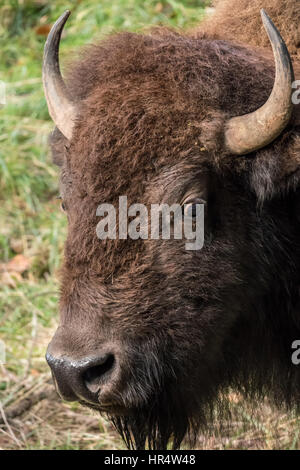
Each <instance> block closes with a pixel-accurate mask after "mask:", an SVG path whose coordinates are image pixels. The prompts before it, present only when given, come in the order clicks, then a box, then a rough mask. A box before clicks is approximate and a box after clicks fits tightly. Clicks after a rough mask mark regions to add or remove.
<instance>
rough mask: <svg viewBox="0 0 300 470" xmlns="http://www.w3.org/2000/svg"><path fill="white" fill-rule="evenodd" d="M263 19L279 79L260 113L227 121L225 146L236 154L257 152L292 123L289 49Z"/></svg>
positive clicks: (265, 18) (268, 20)
mask: <svg viewBox="0 0 300 470" xmlns="http://www.w3.org/2000/svg"><path fill="white" fill-rule="evenodd" d="M261 16H262V20H263V24H264V27H265V30H266V31H267V33H268V36H269V39H270V42H271V44H272V48H273V53H274V57H275V63H276V76H275V83H274V86H273V90H272V93H271V95H270V97H269V99H268V101H267V102H266V103H265V104H264V105H263V106H262V107H261V108H259V109H258V110H257V111H254V112H253V113H249V114H245V115H244V116H238V117H233V118H231V119H229V120H228V121H227V125H226V131H225V143H226V146H227V148H228V149H229V150H230V151H231V152H232V153H233V154H236V155H243V154H247V153H250V152H253V151H254V150H258V149H260V148H262V147H264V146H266V145H268V144H269V143H270V142H272V141H273V140H274V139H276V137H278V136H279V135H280V134H281V132H282V131H283V130H284V129H285V127H286V126H287V124H288V123H289V120H290V117H291V113H292V109H293V104H292V83H293V81H294V72H293V66H292V62H291V59H290V56H289V52H288V50H287V47H286V45H285V43H284V41H283V39H282V38H281V36H280V34H279V32H278V30H277V28H276V27H275V26H274V24H273V22H272V20H271V19H270V18H269V16H268V15H267V13H266V12H265V11H264V10H261Z"/></svg>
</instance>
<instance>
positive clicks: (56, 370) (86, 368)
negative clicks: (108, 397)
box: [46, 350, 117, 406]
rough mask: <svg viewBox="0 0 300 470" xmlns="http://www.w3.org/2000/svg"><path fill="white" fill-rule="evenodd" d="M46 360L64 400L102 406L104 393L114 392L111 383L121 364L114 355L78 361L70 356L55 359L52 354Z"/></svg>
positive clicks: (107, 354) (85, 358) (97, 356)
mask: <svg viewBox="0 0 300 470" xmlns="http://www.w3.org/2000/svg"><path fill="white" fill-rule="evenodd" d="M46 360H47V362H48V364H49V366H50V368H51V371H52V375H53V379H54V382H55V385H56V389H57V392H58V393H59V395H60V396H61V397H62V398H63V399H64V400H68V401H76V400H81V401H84V402H87V403H91V404H94V405H95V404H97V405H100V406H101V405H102V403H101V398H100V396H101V391H102V389H105V390H107V389H108V388H110V382H113V381H114V380H113V377H114V376H115V375H116V369H117V364H116V357H115V355H114V354H113V353H111V352H105V353H101V354H99V355H95V356H93V357H84V358H81V359H76V360H75V359H72V358H71V357H67V356H59V357H55V356H54V355H53V354H51V352H50V351H49V350H48V352H47V354H46ZM103 405H105V403H103Z"/></svg>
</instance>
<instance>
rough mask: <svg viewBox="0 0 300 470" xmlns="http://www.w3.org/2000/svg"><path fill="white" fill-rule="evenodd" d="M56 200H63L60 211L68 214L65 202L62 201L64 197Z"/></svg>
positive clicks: (58, 197)
mask: <svg viewBox="0 0 300 470" xmlns="http://www.w3.org/2000/svg"><path fill="white" fill-rule="evenodd" d="M56 199H60V200H61V203H60V209H61V210H62V212H66V204H65V203H64V201H63V200H62V197H61V196H57V198H56Z"/></svg>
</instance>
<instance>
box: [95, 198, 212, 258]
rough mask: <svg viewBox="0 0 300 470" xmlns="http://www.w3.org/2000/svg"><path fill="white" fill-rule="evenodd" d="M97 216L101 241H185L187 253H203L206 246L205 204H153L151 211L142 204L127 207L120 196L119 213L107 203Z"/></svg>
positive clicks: (102, 205) (97, 231)
mask: <svg viewBox="0 0 300 470" xmlns="http://www.w3.org/2000/svg"><path fill="white" fill-rule="evenodd" d="M117 212H118V223H117ZM96 215H97V216H98V217H103V218H102V219H101V220H100V221H99V222H98V224H97V228H96V233H97V237H98V238H99V239H100V240H106V239H110V240H116V239H117V238H118V239H120V240H126V239H127V238H131V239H132V240H138V239H142V240H147V239H149V238H150V239H151V240H159V239H162V240H170V239H171V238H173V239H175V240H182V239H185V240H186V243H185V248H186V250H201V248H202V247H203V244H204V203H187V204H183V205H180V204H172V205H171V206H170V205H168V204H151V205H150V209H148V208H147V207H146V206H145V205H144V204H139V203H136V204H132V205H130V206H129V207H128V205H127V196H120V197H119V207H118V210H116V208H115V207H114V206H113V205H112V204H106V203H104V204H100V205H99V206H98V208H97V211H96ZM129 219H132V220H129Z"/></svg>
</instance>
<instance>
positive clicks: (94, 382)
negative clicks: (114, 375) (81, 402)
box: [82, 354, 115, 393]
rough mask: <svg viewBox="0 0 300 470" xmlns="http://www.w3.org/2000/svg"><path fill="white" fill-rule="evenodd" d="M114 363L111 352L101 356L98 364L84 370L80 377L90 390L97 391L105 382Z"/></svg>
mask: <svg viewBox="0 0 300 470" xmlns="http://www.w3.org/2000/svg"><path fill="white" fill-rule="evenodd" d="M114 364H115V358H114V356H113V354H108V355H107V356H105V357H104V358H102V359H101V360H100V361H99V362H98V364H96V365H94V366H92V367H89V368H88V369H87V370H85V372H84V373H83V376H82V378H83V381H84V383H85V386H86V387H87V388H88V389H89V390H90V392H92V393H98V392H99V390H100V387H101V385H102V384H104V383H105V379H106V378H107V377H108V376H109V374H110V372H111V370H112V369H113V367H114Z"/></svg>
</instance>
